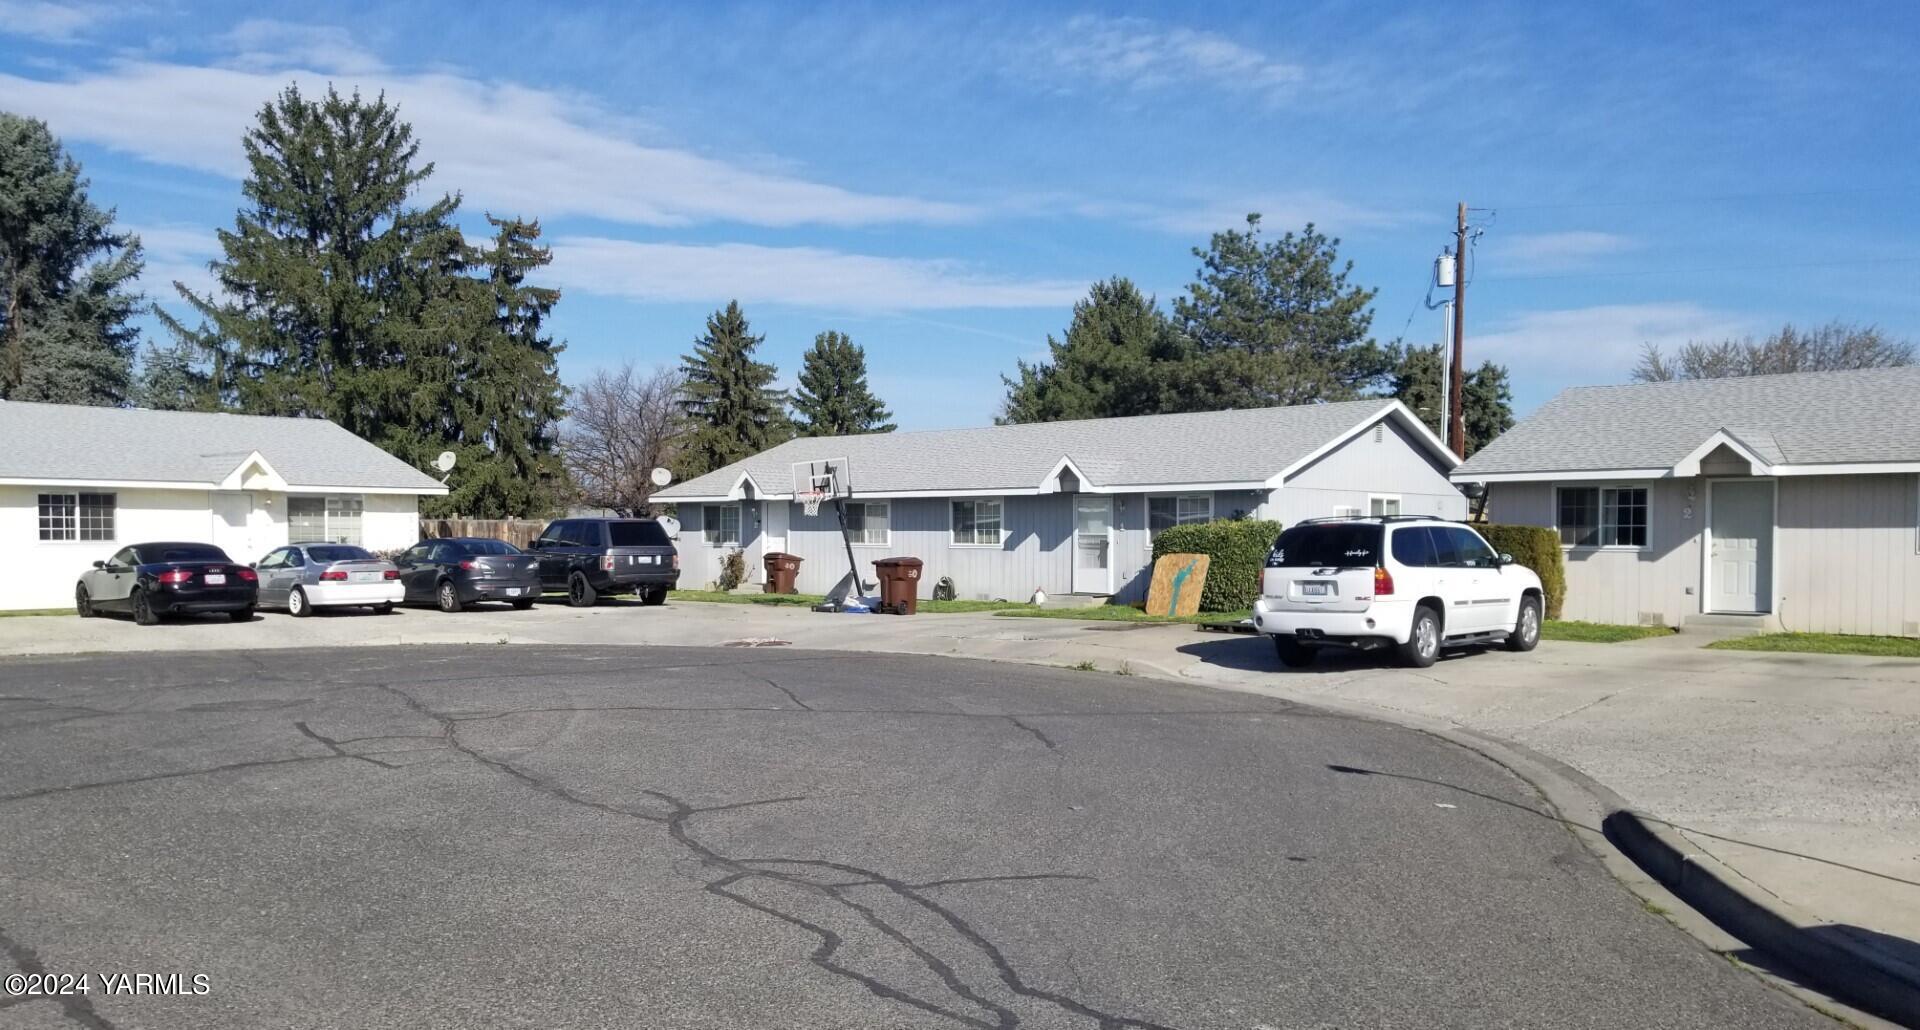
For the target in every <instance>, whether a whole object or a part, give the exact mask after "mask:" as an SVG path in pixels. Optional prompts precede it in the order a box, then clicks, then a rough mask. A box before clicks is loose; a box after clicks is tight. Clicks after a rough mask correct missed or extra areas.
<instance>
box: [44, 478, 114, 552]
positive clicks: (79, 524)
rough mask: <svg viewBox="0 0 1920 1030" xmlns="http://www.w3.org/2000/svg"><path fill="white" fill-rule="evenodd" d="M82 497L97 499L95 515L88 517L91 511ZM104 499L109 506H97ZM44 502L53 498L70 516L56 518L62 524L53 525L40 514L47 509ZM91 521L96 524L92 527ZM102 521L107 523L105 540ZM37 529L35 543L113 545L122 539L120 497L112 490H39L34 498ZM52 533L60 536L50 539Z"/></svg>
mask: <svg viewBox="0 0 1920 1030" xmlns="http://www.w3.org/2000/svg"><path fill="white" fill-rule="evenodd" d="M82 497H92V498H96V503H95V504H93V505H91V506H90V507H91V510H92V512H93V514H92V515H89V514H87V510H88V508H87V507H83V506H82V505H81V503H80V499H81V498H82ZM101 497H104V498H106V499H107V503H106V504H105V505H101V504H99V503H97V499H98V498H101ZM43 498H52V499H53V500H54V503H55V505H57V506H59V507H61V508H64V509H65V510H66V512H67V514H64V515H59V516H54V517H55V518H56V519H58V520H59V521H58V522H57V523H52V524H50V523H49V522H48V521H47V518H46V517H45V516H43V515H41V514H40V512H41V510H42V509H43V508H44V507H45V504H43V503H42V499H43ZM103 509H104V510H105V512H106V514H105V515H101V514H100V512H101V511H102V510H103ZM89 519H92V520H93V521H94V523H95V524H94V525H93V526H92V527H89V526H88V525H87V521H88V520H89ZM102 521H104V522H105V527H104V532H105V534H106V535H105V536H101V535H99V534H100V533H101V532H102V526H101V525H100V523H101V522H102ZM33 525H34V542H35V543H41V544H101V543H113V542H115V541H116V540H117V539H119V532H120V495H119V494H118V493H116V492H115V491H112V490H48V491H39V490H36V491H34V497H33ZM49 530H51V531H52V532H54V533H56V534H59V535H56V536H47V535H46V534H47V532H48V531H49ZM89 532H91V533H93V534H94V535H93V536H88V535H87V534H88V533H89Z"/></svg>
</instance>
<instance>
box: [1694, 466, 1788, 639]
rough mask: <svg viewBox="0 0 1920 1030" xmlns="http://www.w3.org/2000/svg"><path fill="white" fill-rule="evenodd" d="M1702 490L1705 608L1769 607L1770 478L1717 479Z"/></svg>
mask: <svg viewBox="0 0 1920 1030" xmlns="http://www.w3.org/2000/svg"><path fill="white" fill-rule="evenodd" d="M1707 490H1708V491H1709V492H1708V506H1709V507H1710V508H1711V510H1712V512H1713V514H1712V516H1711V517H1710V518H1709V519H1708V523H1709V524H1708V526H1707V535H1708V538H1709V541H1710V543H1709V544H1708V554H1707V576H1708V579H1709V583H1708V585H1707V591H1708V593H1707V609H1708V610H1709V611H1715V612H1733V613H1745V612H1767V611H1772V610H1773V606H1772V604H1771V603H1770V602H1771V601H1772V594H1773V585H1772V583H1773V482H1772V481H1771V480H1764V479H1762V480H1751V481H1745V480H1720V481H1715V482H1712V483H1710V484H1709V485H1708V486H1707Z"/></svg>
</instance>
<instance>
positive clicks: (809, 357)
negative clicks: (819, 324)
mask: <svg viewBox="0 0 1920 1030" xmlns="http://www.w3.org/2000/svg"><path fill="white" fill-rule="evenodd" d="M793 410H794V413H795V414H796V415H798V416H799V417H798V418H797V419H795V420H794V421H795V426H794V429H795V431H796V432H798V433H799V434H800V435H801V436H855V435H858V434H861V433H891V432H893V431H894V429H895V428H896V427H895V426H894V424H893V423H892V422H891V421H889V420H890V419H892V418H893V413H892V412H890V411H888V410H887V406H886V405H885V404H882V403H881V402H880V398H878V397H875V396H874V395H873V391H872V390H871V389H870V388H868V386H867V352H866V351H865V350H864V349H863V348H861V347H860V346H859V345H857V344H855V343H854V342H853V341H852V340H851V339H849V338H848V337H847V334H846V333H840V332H831V331H829V332H824V333H821V334H820V335H818V336H815V337H814V338H813V346H812V347H809V348H808V349H807V353H806V355H805V356H804V357H803V358H802V359H801V364H800V384H799V389H797V390H795V391H794V394H793Z"/></svg>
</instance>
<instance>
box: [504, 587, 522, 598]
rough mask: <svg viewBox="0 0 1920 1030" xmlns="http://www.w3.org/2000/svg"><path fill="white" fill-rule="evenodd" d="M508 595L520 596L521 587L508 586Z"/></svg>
mask: <svg viewBox="0 0 1920 1030" xmlns="http://www.w3.org/2000/svg"><path fill="white" fill-rule="evenodd" d="M507 596H508V597H519V596H520V588H519V587H508V588H507Z"/></svg>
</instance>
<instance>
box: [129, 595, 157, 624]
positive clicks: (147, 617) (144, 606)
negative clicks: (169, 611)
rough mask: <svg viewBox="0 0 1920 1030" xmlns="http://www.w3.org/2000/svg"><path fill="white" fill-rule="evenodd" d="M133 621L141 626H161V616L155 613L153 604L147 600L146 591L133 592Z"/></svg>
mask: <svg viewBox="0 0 1920 1030" xmlns="http://www.w3.org/2000/svg"><path fill="white" fill-rule="evenodd" d="M132 607H133V621H134V622H135V623H137V624H138V625H141V626H158V625H160V616H158V615H155V614H154V613H153V604H152V603H151V602H149V601H148V600H147V592H146V591H145V590H135V591H134V592H133V604H132Z"/></svg>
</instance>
